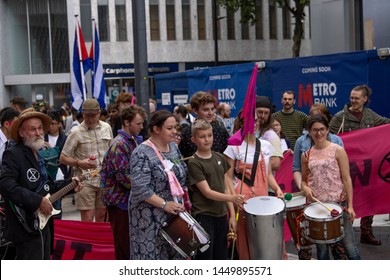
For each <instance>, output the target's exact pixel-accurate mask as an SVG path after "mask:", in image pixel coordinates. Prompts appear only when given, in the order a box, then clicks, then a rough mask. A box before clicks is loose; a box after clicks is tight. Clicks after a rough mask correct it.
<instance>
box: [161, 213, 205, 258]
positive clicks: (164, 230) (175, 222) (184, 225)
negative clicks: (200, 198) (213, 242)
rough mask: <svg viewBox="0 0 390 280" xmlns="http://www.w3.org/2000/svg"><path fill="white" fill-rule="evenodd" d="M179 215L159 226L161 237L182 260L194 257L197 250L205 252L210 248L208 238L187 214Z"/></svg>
mask: <svg viewBox="0 0 390 280" xmlns="http://www.w3.org/2000/svg"><path fill="white" fill-rule="evenodd" d="M180 215H183V218H184V219H186V220H188V221H189V223H188V222H187V221H186V220H184V219H183V218H181V217H180ZM180 215H173V216H172V217H171V218H170V219H168V221H166V222H165V223H164V224H163V225H162V226H161V228H160V232H161V235H162V236H163V237H164V239H165V240H167V241H168V243H169V244H170V245H171V246H172V247H173V248H174V249H175V250H176V251H177V252H179V253H180V255H182V256H183V257H184V258H189V257H192V256H194V255H195V254H196V251H197V250H199V251H201V252H204V251H206V250H207V249H208V248H209V247H210V245H209V243H210V236H209V235H208V234H207V232H206V231H205V230H204V229H203V227H202V226H201V225H200V224H199V223H198V222H197V221H196V220H195V219H194V218H193V217H192V216H191V215H190V214H189V213H188V212H181V213H180ZM198 234H199V235H200V238H199V237H198Z"/></svg>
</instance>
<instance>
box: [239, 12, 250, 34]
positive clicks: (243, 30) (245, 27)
mask: <svg viewBox="0 0 390 280" xmlns="http://www.w3.org/2000/svg"><path fill="white" fill-rule="evenodd" d="M242 17H243V11H242V9H241V18H242ZM241 39H242V40H249V24H248V23H243V22H241Z"/></svg>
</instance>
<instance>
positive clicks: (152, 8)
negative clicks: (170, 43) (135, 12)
mask: <svg viewBox="0 0 390 280" xmlns="http://www.w3.org/2000/svg"><path fill="white" fill-rule="evenodd" d="M149 18H150V40H151V41H158V40H160V17H159V14H158V0H150V1H149Z"/></svg>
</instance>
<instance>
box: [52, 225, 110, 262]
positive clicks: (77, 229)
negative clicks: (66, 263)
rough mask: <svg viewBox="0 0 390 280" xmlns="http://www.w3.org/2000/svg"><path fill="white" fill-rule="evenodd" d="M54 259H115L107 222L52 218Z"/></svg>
mask: <svg viewBox="0 0 390 280" xmlns="http://www.w3.org/2000/svg"><path fill="white" fill-rule="evenodd" d="M52 259H54V260H115V254H114V240H113V236H112V231H111V226H110V224H109V223H91V222H80V221H66V220H54V253H53V255H52Z"/></svg>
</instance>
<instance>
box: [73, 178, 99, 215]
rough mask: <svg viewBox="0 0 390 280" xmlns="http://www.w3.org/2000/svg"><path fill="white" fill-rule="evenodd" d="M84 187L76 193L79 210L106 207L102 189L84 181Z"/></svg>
mask: <svg viewBox="0 0 390 280" xmlns="http://www.w3.org/2000/svg"><path fill="white" fill-rule="evenodd" d="M83 185H84V187H83V188H82V189H81V191H80V192H78V193H76V199H75V200H76V208H77V210H94V209H104V208H106V207H105V206H104V204H103V202H102V195H101V193H102V192H101V189H100V188H97V187H94V186H92V185H88V184H86V183H83Z"/></svg>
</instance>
